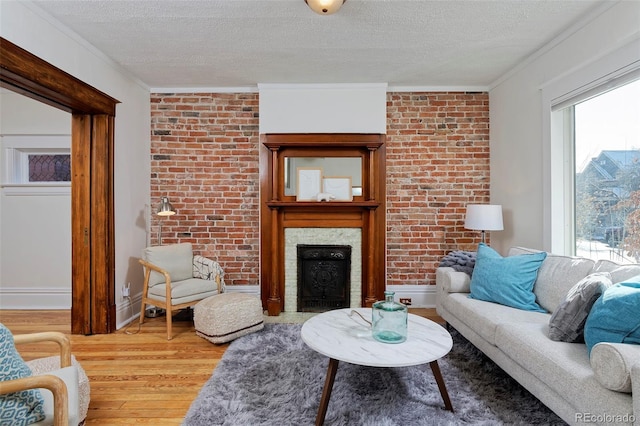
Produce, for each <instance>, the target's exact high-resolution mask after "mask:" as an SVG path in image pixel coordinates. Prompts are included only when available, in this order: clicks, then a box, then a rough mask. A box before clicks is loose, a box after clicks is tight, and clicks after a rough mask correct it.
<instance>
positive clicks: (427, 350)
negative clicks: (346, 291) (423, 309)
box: [301, 308, 453, 367]
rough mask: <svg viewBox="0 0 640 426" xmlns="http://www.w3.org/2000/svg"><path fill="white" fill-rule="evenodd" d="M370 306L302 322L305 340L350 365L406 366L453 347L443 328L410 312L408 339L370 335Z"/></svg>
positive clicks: (441, 354)
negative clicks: (381, 338)
mask: <svg viewBox="0 0 640 426" xmlns="http://www.w3.org/2000/svg"><path fill="white" fill-rule="evenodd" d="M352 310H355V311H358V312H359V313H360V314H361V315H362V316H363V317H364V318H366V319H367V320H369V321H371V308H356V309H337V310H333V311H327V312H324V313H322V314H319V315H317V316H315V317H312V318H309V319H308V320H307V321H306V322H305V323H304V324H303V325H302V331H301V336H302V340H303V341H304V342H305V343H306V344H307V346H309V347H310V348H311V349H313V350H314V351H316V352H319V353H321V354H322V355H325V356H328V357H329V358H333V359H337V360H339V361H344V362H348V363H351V364H358V365H367V366H371V367H406V366H410V365H419V364H426V363H428V362H432V361H435V360H437V359H439V358H442V357H443V356H445V355H446V354H448V353H449V351H450V350H451V347H452V346H453V340H452V339H451V335H450V334H449V333H448V332H447V330H445V329H444V327H442V326H440V325H438V324H436V323H435V322H433V321H430V320H428V319H426V318H423V317H420V316H418V315H413V314H409V318H408V329H407V340H406V341H404V342H402V343H382V342H379V341H377V340H375V339H374V338H373V336H372V335H371V326H370V325H369V324H367V323H366V322H365V321H363V320H362V318H360V317H359V316H358V315H357V314H353V315H350V312H351V311H352Z"/></svg>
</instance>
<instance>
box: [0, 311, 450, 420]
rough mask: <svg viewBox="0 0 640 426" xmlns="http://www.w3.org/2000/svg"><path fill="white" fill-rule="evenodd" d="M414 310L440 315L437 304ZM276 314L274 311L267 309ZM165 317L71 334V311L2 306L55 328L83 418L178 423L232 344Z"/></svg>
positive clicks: (24, 350) (29, 327)
mask: <svg viewBox="0 0 640 426" xmlns="http://www.w3.org/2000/svg"><path fill="white" fill-rule="evenodd" d="M410 312H411V313H414V314H416V315H420V316H423V317H425V318H429V319H431V320H433V321H436V322H442V319H441V318H440V317H438V316H437V314H436V313H435V309H422V308H419V309H411V310H410ZM272 318H273V317H272ZM164 321H165V319H164V317H159V318H152V319H147V320H145V323H144V324H143V325H142V327H141V329H140V332H137V328H138V327H137V322H134V323H132V325H131V326H130V327H128V328H124V329H121V330H118V331H117V332H116V333H113V334H101V335H94V336H81V335H71V334H70V330H71V325H70V324H71V320H70V312H69V311H10V310H2V311H0V322H1V323H3V324H4V325H6V326H7V327H8V328H9V329H10V330H11V332H12V333H14V334H24V333H33V332H38V331H60V332H62V333H65V334H67V335H69V337H70V339H71V347H72V353H73V354H74V355H75V357H76V359H77V360H78V361H79V362H80V363H81V364H82V367H83V368H84V370H85V372H86V373H87V376H88V377H89V382H90V384H91V403H90V405H89V413H88V415H87V422H86V424H87V425H101V426H103V425H104V426H109V425H131V424H149V425H180V424H181V422H182V420H183V418H184V416H185V414H186V413H187V410H188V409H189V406H190V405H191V402H192V401H193V400H194V399H195V398H196V396H197V394H198V392H199V391H200V388H201V387H202V386H203V385H204V383H205V382H206V381H207V380H208V379H209V377H211V373H212V372H213V370H214V369H215V367H216V365H217V364H218V362H219V361H220V358H221V357H222V355H223V354H224V351H225V350H226V348H227V347H228V346H229V344H224V345H213V344H211V343H209V342H208V341H206V340H204V339H202V338H200V337H198V336H196V334H195V332H194V328H193V322H191V321H177V322H174V324H173V327H174V338H173V340H170V341H168V340H167V338H166V328H165V322H164ZM18 350H19V351H20V354H21V355H22V357H23V358H24V359H25V360H30V359H33V358H40V357H45V356H50V355H52V354H53V353H55V350H56V347H55V345H54V344H39V345H36V344H32V345H21V346H20V347H18Z"/></svg>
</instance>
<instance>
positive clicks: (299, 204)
mask: <svg viewBox="0 0 640 426" xmlns="http://www.w3.org/2000/svg"><path fill="white" fill-rule="evenodd" d="M267 206H269V207H270V208H272V209H273V208H275V209H278V208H284V207H286V208H290V207H294V208H303V207H306V208H309V207H319V208H325V207H332V208H336V207H340V208H354V207H358V208H365V209H377V208H378V207H379V206H380V203H379V202H377V201H268V202H267Z"/></svg>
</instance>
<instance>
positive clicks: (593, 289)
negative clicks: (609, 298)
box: [549, 272, 612, 343]
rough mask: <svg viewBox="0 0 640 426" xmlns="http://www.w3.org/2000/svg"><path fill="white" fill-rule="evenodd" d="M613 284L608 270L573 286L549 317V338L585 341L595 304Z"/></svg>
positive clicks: (561, 340) (575, 341)
mask: <svg viewBox="0 0 640 426" xmlns="http://www.w3.org/2000/svg"><path fill="white" fill-rule="evenodd" d="M611 285H612V283H611V275H610V274H609V273H608V272H596V273H593V274H591V275H588V276H586V277H585V278H583V279H582V280H580V281H579V282H578V283H576V285H574V286H573V287H571V290H569V292H568V293H567V296H566V297H565V299H564V301H563V302H562V303H561V304H560V306H558V309H556V310H555V312H554V313H553V315H551V318H550V319H549V338H550V339H551V340H556V341H559V342H568V343H582V342H584V324H585V323H586V321H587V317H588V316H589V312H590V311H591V308H592V307H593V304H594V303H595V302H596V300H598V298H599V297H600V295H601V294H602V293H603V292H604V291H605V290H606V289H607V288H608V287H610V286H611Z"/></svg>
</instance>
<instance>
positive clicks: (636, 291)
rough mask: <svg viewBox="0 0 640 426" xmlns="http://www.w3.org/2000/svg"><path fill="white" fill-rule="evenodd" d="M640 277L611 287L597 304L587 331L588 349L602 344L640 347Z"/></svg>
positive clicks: (585, 332)
mask: <svg viewBox="0 0 640 426" xmlns="http://www.w3.org/2000/svg"><path fill="white" fill-rule="evenodd" d="M638 306H640V275H638V276H637V277H634V278H631V279H630V280H628V281H625V282H622V283H618V284H614V285H612V286H611V287H609V288H608V289H607V290H606V291H605V292H604V293H603V294H602V296H600V298H599V299H598V300H597V301H596V303H594V305H593V308H591V312H590V313H589V317H588V318H587V323H586V324H585V327H584V340H585V343H586V344H587V349H588V350H589V351H591V349H592V348H593V347H594V346H595V345H596V344H597V343H600V342H611V343H630V344H640V315H638Z"/></svg>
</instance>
